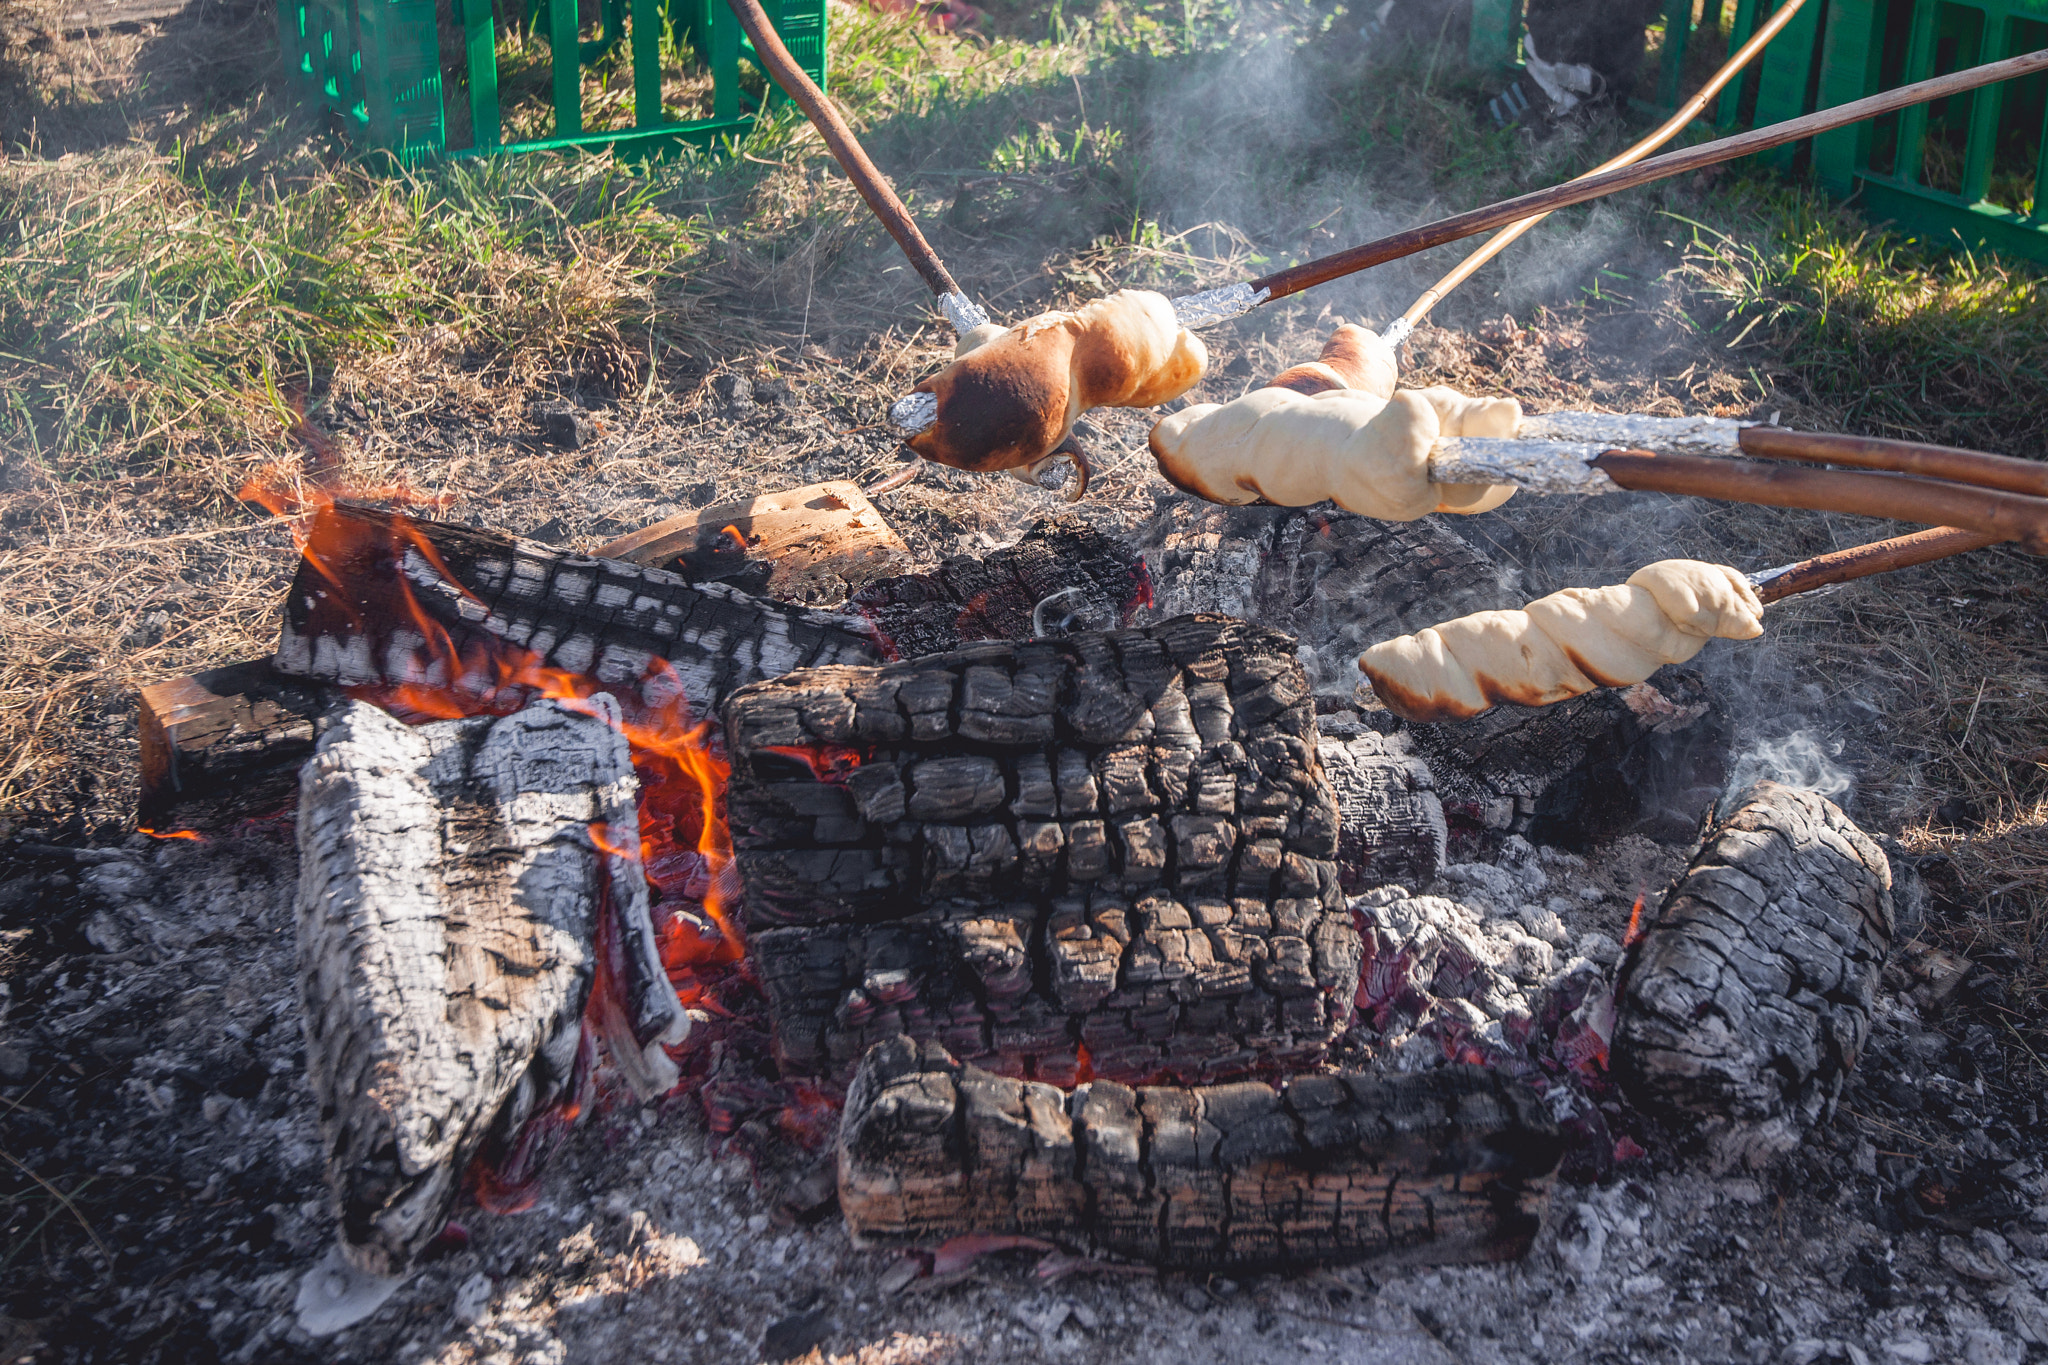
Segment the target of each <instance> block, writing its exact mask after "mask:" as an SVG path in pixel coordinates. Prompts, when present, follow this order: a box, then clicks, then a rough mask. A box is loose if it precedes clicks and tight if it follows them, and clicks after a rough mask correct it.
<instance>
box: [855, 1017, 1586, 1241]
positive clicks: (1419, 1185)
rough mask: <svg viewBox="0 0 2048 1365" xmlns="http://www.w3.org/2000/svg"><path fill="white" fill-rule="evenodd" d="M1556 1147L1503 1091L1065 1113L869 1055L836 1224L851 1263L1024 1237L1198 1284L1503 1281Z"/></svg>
mask: <svg viewBox="0 0 2048 1365" xmlns="http://www.w3.org/2000/svg"><path fill="white" fill-rule="evenodd" d="M1560 1152H1561V1143H1560V1139H1559V1136H1558V1130H1557V1126H1556V1124H1555V1122H1554V1121H1553V1120H1552V1119H1551V1117H1550V1114H1549V1112H1548V1111H1547V1110H1546V1109H1545V1108H1544V1106H1543V1104H1542V1102H1541V1101H1540V1100H1538V1099H1537V1097H1536V1096H1535V1094H1534V1093H1533V1092H1531V1091H1530V1090H1528V1089H1527V1088H1526V1087H1524V1086H1523V1085H1521V1084H1520V1083H1519V1082H1517V1081H1514V1080H1512V1079H1510V1078H1508V1077H1506V1076H1504V1075H1502V1074H1500V1073H1499V1072H1497V1071H1492V1070H1488V1069H1485V1068H1481V1067H1472V1066H1450V1067H1444V1068H1441V1069H1438V1070H1434V1071H1428V1072H1412V1073H1408V1074H1405V1075H1395V1076H1367V1075H1359V1074H1341V1075H1314V1076H1301V1077H1297V1078H1295V1079H1294V1080H1292V1081H1290V1082H1289V1083H1288V1084H1287V1085H1286V1086H1285V1087H1284V1088H1276V1087H1274V1086H1271V1085H1267V1084H1265V1083H1263V1082H1259V1081H1244V1082H1238V1083H1235V1084H1229V1085H1215V1086H1204V1087H1195V1088H1184V1087H1178V1086H1144V1087H1140V1088H1137V1089H1132V1088H1131V1087H1128V1086H1124V1085H1118V1084H1116V1083H1114V1082H1110V1081H1095V1082H1092V1083H1090V1084H1088V1085H1085V1086H1082V1087H1079V1088H1077V1089H1075V1090H1073V1091H1072V1092H1063V1091H1061V1090H1059V1089H1057V1088H1056V1087H1054V1086H1051V1085H1047V1084H1044V1083H1043V1082H1036V1081H1021V1080H1017V1079H1014V1078H1010V1077H1004V1076H998V1075H995V1074H993V1073H991V1072H988V1071H985V1070H982V1069H981V1068H979V1067H975V1066H962V1065H960V1064H959V1063H958V1062H957V1061H955V1060H954V1059H953V1058H952V1057H951V1056H949V1055H948V1054H947V1053H946V1051H945V1049H944V1048H942V1047H940V1046H939V1045H937V1044H936V1043H929V1042H928V1043H922V1044H920V1043H916V1042H913V1041H912V1040H910V1039H909V1038H905V1037H898V1038H894V1039H889V1040H886V1041H884V1042H882V1043H880V1044H878V1045H877V1046H876V1047H875V1048H874V1049H873V1051H871V1052H870V1053H869V1054H868V1055H867V1057H866V1059H865V1060H864V1061H863V1062H862V1063H861V1068H860V1071H859V1072H858V1074H857V1075H856V1076H855V1078H854V1081H853V1084H852V1086H851V1088H850V1089H849V1091H848V1093H847V1101H846V1113H845V1118H844V1120H843V1122H842V1124H841V1127H840V1133H839V1204H840V1208H841V1209H842V1210H843V1211H844V1213H845V1215H846V1221H847V1226H848V1227H849V1228H850V1229H851V1230H852V1232H853V1234H854V1237H855V1239H856V1240H857V1241H860V1242H864V1243H869V1244H875V1243H881V1244H897V1243H905V1242H914V1241H923V1240H927V1239H936V1238H939V1237H943V1236H946V1235H949V1234H956V1233H964V1232H969V1231H977V1232H992V1233H1023V1234H1026V1235H1031V1236H1039V1237H1049V1238H1057V1239H1061V1240H1064V1241H1067V1242H1069V1243H1074V1242H1089V1243H1092V1244H1093V1247H1094V1249H1097V1250H1101V1251H1106V1252H1109V1253H1112V1254H1115V1255H1120V1256H1129V1257H1135V1258H1138V1259H1142V1260H1147V1261H1152V1262H1154V1263H1156V1264H1158V1265H1161V1266H1164V1267H1171V1268H1179V1269H1190V1270H1235V1269H1253V1268H1262V1267H1278V1266H1287V1265H1302V1264H1314V1263H1325V1262H1333V1261H1354V1260H1361V1259H1365V1258H1375V1259H1397V1260H1406V1261H1420V1262H1428V1263H1439V1264H1444V1263H1460V1262H1474V1261H1497V1260H1511V1259H1514V1258H1517V1257H1519V1256H1521V1255H1522V1254H1523V1253H1525V1252H1526V1251H1527V1250H1528V1248H1529V1243H1530V1241H1531V1239H1532V1238H1533V1237H1534V1236H1535V1233H1536V1229H1537V1226H1538V1224H1539V1222H1540V1221H1541V1217H1542V1211H1543V1208H1544V1205H1545V1203H1546V1202H1547V1199H1548V1194H1549V1189H1550V1184H1551V1175H1552V1172H1553V1171H1554V1170H1555V1168H1556V1165H1557V1162H1558V1159H1559V1155H1560Z"/></svg>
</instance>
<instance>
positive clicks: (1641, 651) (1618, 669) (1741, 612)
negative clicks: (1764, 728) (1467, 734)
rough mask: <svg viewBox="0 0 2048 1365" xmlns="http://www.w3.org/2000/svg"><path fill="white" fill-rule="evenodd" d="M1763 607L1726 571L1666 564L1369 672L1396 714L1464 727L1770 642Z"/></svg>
mask: <svg viewBox="0 0 2048 1365" xmlns="http://www.w3.org/2000/svg"><path fill="white" fill-rule="evenodd" d="M1763 609H1764V607H1763V601H1762V599H1760V598H1759V597H1758V596H1757V594H1756V588H1755V587H1754V586H1753V585H1752V584H1751V583H1750V581H1749V580H1748V579H1746V578H1744V577H1743V576H1742V575H1741V574H1739V573H1737V572H1736V571H1735V570H1733V569H1731V568H1729V567H1728V566H1727V565H1725V564H1704V563H1701V562H1700V561H1699V560H1696V559H1664V560H1659V561H1658V562H1657V563H1655V564H1651V565H1648V566H1646V567H1644V568H1641V569H1638V570H1636V571H1635V572H1634V573H1633V574H1630V575H1629V579H1628V582H1627V583H1626V584H1624V585H1622V586H1621V587H1618V588H1566V589H1565V590H1564V591H1563V592H1554V593H1552V594H1550V596H1548V597H1542V598H1538V599H1537V600H1536V601H1534V602H1531V603H1530V604H1529V605H1528V606H1526V607H1524V608H1523V609H1522V610H1520V611H1482V612H1475V613H1474V614H1472V615H1470V616H1461V617H1459V618H1458V619H1457V620H1455V621H1446V622H1444V623H1443V624H1442V625H1440V626H1432V627H1430V628H1429V629H1428V630H1424V631H1421V632H1419V633H1417V634H1414V635H1403V636H1401V637H1400V638H1399V639H1394V640H1387V641H1385V642H1383V643H1381V644H1377V645H1374V646H1373V647H1372V648H1371V649H1368V650H1367V651H1365V653H1364V654H1361V655H1360V656H1359V658H1358V666H1359V668H1360V669H1361V670H1363V672H1364V673H1365V676H1366V677H1367V678H1368V679H1369V680H1370V681H1371V683H1372V690H1373V692H1374V694H1375V695H1377V696H1378V697H1379V699H1380V700H1381V701H1382V702H1384V703H1385V704H1386V707H1387V709H1388V710H1390V711H1392V712H1394V713H1395V714H1396V715H1400V716H1405V717H1407V718H1408V719H1409V720H1464V719H1466V718H1468V717H1471V716H1476V715H1478V714H1479V713H1480V712H1481V711H1484V710H1486V709H1487V708H1488V707H1490V706H1495V705H1498V704H1499V703H1501V702H1513V703H1515V704H1516V705H1518V706H1548V705H1550V704H1551V703H1552V702H1559V701H1563V700H1564V699H1565V698H1567V697H1576V696H1579V695H1580V694H1581V693H1585V692H1591V691H1592V690H1593V689H1594V688H1596V687H1628V686H1632V685H1634V684H1636V683H1639V682H1641V681H1642V680H1643V679H1645V678H1647V677H1649V676H1650V675H1651V674H1652V673H1655V672H1656V671H1657V670H1658V669H1659V668H1662V667H1663V666H1664V665H1665V664H1678V663H1684V662H1685V661H1686V660H1687V659H1690V658H1691V657H1692V656H1693V655H1695V654H1697V653H1699V652H1700V650H1701V649H1703V648H1705V646H1706V643H1707V641H1708V640H1710V639H1713V638H1714V637H1716V636H1719V637H1721V638H1722V639H1727V640H1753V639H1755V638H1756V637H1757V636H1759V635H1761V634H1763V631H1764V626H1763Z"/></svg>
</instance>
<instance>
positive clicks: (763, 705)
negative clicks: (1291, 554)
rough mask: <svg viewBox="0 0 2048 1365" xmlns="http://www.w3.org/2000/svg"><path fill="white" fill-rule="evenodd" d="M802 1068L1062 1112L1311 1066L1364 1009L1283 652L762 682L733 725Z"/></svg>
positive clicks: (918, 664) (1023, 660)
mask: <svg viewBox="0 0 2048 1365" xmlns="http://www.w3.org/2000/svg"><path fill="white" fill-rule="evenodd" d="M726 724H727V747H728V751H729V752H730V753H731V755H732V761H733V775H732V782H731V786H730V788H729V790H728V807H729V814H730V819H731V824H732V831H733V845H734V851H735V857H736V861H737V863H738V866H739V869H740V872H741V875H742V877H743V879H744V881H745V886H746V918H747V928H748V949H749V952H750V954H751V955H752V956H753V959H754V961H755V964H756V966H757V969H758V970H759V972H760V974H761V978H762V981H763V983H764V984H765V986H766V988H767V991H768V996H769V999H770V1002H771V1005H772V1008H773V1010H774V1015H775V1024H776V1032H777V1040H778V1045H779V1047H780V1049H781V1052H782V1055H783V1059H784V1062H785V1064H786V1065H788V1066H789V1067H790V1068H791V1069H792V1070H794V1071H798V1072H802V1073H805V1074H828V1075H832V1076H835V1077H844V1076H846V1075H847V1074H849V1073H850V1072H851V1071H852V1069H853V1067H854V1065H855V1063H857V1062H858V1061H859V1059H860V1057H861V1055H862V1054H863V1053H864V1052H866V1051H867V1049H868V1048H869V1047H870V1046H871V1045H872V1044H874V1043H875V1042H878V1041H880V1040H881V1039H884V1038H887V1037H891V1036H893V1035H895V1034H898V1033H909V1034H912V1035H914V1036H916V1037H919V1038H924V1039H936V1040H939V1041H941V1042H943V1043H944V1044H945V1046H946V1047H947V1048H948V1049H950V1050H951V1051H953V1052H954V1053H955V1054H956V1055H958V1056H960V1057H963V1058H966V1059H969V1060H972V1061H975V1062H977V1063H979V1064H981V1065H984V1066H987V1067H990V1068H992V1069H996V1070H1001V1071H1005V1072H1007V1073H1009V1074H1013V1075H1030V1076H1033V1077H1035V1078H1037V1079H1041V1080H1053V1081H1058V1082H1060V1083H1065V1084H1071V1083H1073V1082H1074V1081H1075V1080H1077V1079H1083V1078H1085V1077H1086V1076H1087V1075H1089V1074H1093V1075H1096V1076H1103V1077H1108V1078H1111V1079H1120V1080H1131V1081H1135V1080H1142V1079H1152V1078H1158V1077H1173V1078H1176V1079H1181V1080H1209V1079H1219V1078H1227V1077H1234V1076H1240V1075H1244V1074H1247V1073H1249V1072H1251V1071H1252V1070H1253V1069H1255V1068H1258V1067H1261V1066H1267V1067H1274V1068H1291V1067H1296V1066H1300V1065H1303V1064H1307V1063H1310V1062H1313V1061H1315V1060H1317V1059H1319V1058H1320V1057H1321V1056H1322V1055H1323V1054H1324V1052H1325V1051H1326V1049H1327V1048H1328V1045H1329V1043H1330V1040H1331V1039H1332V1038H1333V1037H1334V1036H1335V1035H1336V1034H1337V1033H1338V1032H1339V1031H1340V1030H1341V1029H1342V1028H1343V1026H1344V1024H1345V1022H1346V1020H1347V1019H1348V1017H1349V1013H1350V1002H1351V999H1352V997H1353V995H1354V994H1355V993H1356V985H1357V976H1358V960H1359V942H1358V934H1357V930H1356V927H1355V926H1354V925H1353V924H1352V921H1351V918H1350V916H1349V914H1348V913H1347V912H1346V910H1345V907H1344V899H1343V891H1342V888H1341V887H1340V885H1339V881H1338V874H1337V868H1336V865H1335V863H1334V862H1333V861H1332V855H1333V854H1334V853H1335V851H1336V842H1337V809H1336V805H1335V803H1334V800H1333V797H1332V793H1331V789H1330V786H1329V784H1328V782H1327V781H1326V780H1325V778H1324V775H1323V771H1322V768H1321V765H1320V763H1319V762H1318V760H1317V757H1316V741H1317V736H1316V732H1315V728H1314V716H1313V715H1312V713H1311V712H1310V709H1309V703H1308V698H1307V693H1306V686H1305V682H1304V679H1303V676H1302V671H1301V668H1300V666H1299V664H1298V663H1297V662H1296V661H1295V659H1294V654H1293V642H1292V641H1291V640H1290V639H1288V638H1287V637H1285V636H1283V635H1280V634H1278V633H1277V632H1273V631H1269V630H1264V629H1261V628H1259V627H1256V626H1252V625H1249V624H1247V623H1245V622H1242V621H1232V620H1226V619H1224V618H1221V617H1213V616H1208V617H1204V616H1190V617H1183V618H1181V619H1178V620H1175V621H1170V622H1166V623H1164V624H1162V625H1159V626H1153V627H1149V628H1147V629H1144V630H1131V631H1112V632H1100V633H1085V634H1081V635H1076V636H1072V637H1069V638H1066V639H1060V640H1039V641H1022V642H1014V643H989V644H981V645H973V646H969V647H967V648H965V649H961V650H958V651H955V652H953V653H950V654H945V655H939V656H935V657H932V658H928V659H921V660H915V661H906V662H902V663H896V664H890V665H886V666H883V667H880V668H836V669H815V670H809V671H805V672H801V673H795V674H791V675H789V676H787V677H784V678H781V679H778V680H775V681H772V682H766V683H760V684H756V685H755V686H753V687H750V688H747V689H744V690H742V691H741V692H739V693H737V694H735V695H734V697H733V699H732V701H731V702H730V704H729V705H728V706H727V708H726Z"/></svg>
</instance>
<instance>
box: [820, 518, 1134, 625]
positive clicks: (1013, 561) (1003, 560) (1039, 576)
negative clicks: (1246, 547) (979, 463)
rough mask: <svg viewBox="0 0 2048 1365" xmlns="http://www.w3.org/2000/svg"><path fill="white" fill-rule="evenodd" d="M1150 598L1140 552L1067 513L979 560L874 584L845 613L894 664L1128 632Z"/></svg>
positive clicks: (960, 559)
mask: <svg viewBox="0 0 2048 1365" xmlns="http://www.w3.org/2000/svg"><path fill="white" fill-rule="evenodd" d="M1151 598H1152V583H1151V579H1150V576H1149V575H1148V573H1147V572H1146V568H1145V563H1144V561H1143V559H1141V558H1140V557H1139V555H1138V553H1137V551H1136V550H1135V549H1134V548H1133V547H1131V546H1130V545H1128V544H1125V543H1124V542H1123V541H1122V540H1120V539H1118V538H1117V537H1115V536H1112V535H1109V534H1108V533H1106V532H1104V531H1103V530H1102V529H1101V528H1099V527H1097V526H1096V525H1095V524H1094V523H1092V522H1090V521H1089V520H1087V518H1085V517H1083V516H1081V515H1080V514H1078V513H1072V512H1070V513H1067V514H1065V515H1063V516H1058V517H1047V518H1044V519H1043V520H1040V521H1037V522H1034V523H1033V524H1032V526H1031V528H1030V529H1029V530H1027V531H1026V532H1025V533H1024V534H1023V535H1022V536H1021V537H1019V538H1018V540H1017V542H1016V543H1015V544H1014V545H1006V546H1003V547H1002V548H1001V549H997V550H992V551H990V552H989V553H988V554H986V555H984V556H981V557H980V558H976V557H974V556H972V555H955V556H954V557H952V558H950V559H947V560H944V561H942V562H941V563H940V564H939V566H938V568H936V569H934V570H933V571H932V572H930V573H920V574H905V575H902V576H900V577H896V578H888V579H883V580H881V581H880V582H876V583H872V584H870V585H869V586H867V587H865V588H863V589H861V591H859V592H857V593H855V594H854V595H853V596H852V597H851V598H850V599H849V600H848V602H847V608H848V610H850V611H853V612H856V613H858V614H859V615H860V616H862V617H863V618H865V619H866V620H867V621H869V622H870V623H872V624H873V626H874V628H875V632H876V634H877V635H878V637H879V638H880V639H881V641H882V642H883V645H884V647H885V648H886V649H888V650H889V653H890V657H892V658H899V659H919V658H923V657H925V656H926V655H929V654H938V653H943V652H944V651H946V650H949V649H956V648H958V647H959V646H961V645H963V644H968V643H971V642H973V641H976V640H1028V639H1031V638H1032V637H1033V636H1034V635H1035V634H1037V633H1038V631H1037V630H1036V629H1035V627H1037V626H1041V625H1042V626H1043V627H1044V628H1045V632H1046V633H1047V634H1061V635H1064V634H1068V633H1070V632H1072V631H1074V630H1083V629H1086V630H1104V629H1108V628H1111V627H1115V626H1124V625H1129V624H1130V622H1131V618H1132V613H1133V612H1135V611H1136V610H1137V609H1138V607H1139V606H1141V605H1142V604H1143V603H1146V602H1149V601H1150V600H1151ZM1048 599H1053V600H1050V601H1049V600H1048ZM1040 603H1045V604H1046V605H1045V608H1044V610H1043V611H1040V610H1039V604H1040ZM1034 614H1035V615H1036V617H1037V619H1036V620H1034Z"/></svg>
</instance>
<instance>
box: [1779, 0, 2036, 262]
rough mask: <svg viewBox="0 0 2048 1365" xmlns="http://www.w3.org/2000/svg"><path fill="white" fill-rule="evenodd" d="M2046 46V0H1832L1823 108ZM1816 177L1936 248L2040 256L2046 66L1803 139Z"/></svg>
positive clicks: (1821, 75) (1822, 71)
mask: <svg viewBox="0 0 2048 1365" xmlns="http://www.w3.org/2000/svg"><path fill="white" fill-rule="evenodd" d="M2044 47H2048V0H1888V2H1887V0H1831V3H1830V6H1829V12H1828V24H1827V33H1826V36H1825V40H1824V42H1823V44H1822V53H1821V61H1820V64H1819V72H1818V86H1819V91H1820V102H1821V104H1822V105H1823V106H1827V105H1835V104H1843V103H1846V102H1847V101H1849V100H1853V99H1860V98H1862V97H1863V96H1865V95H1871V94H1876V93H1877V92H1878V91H1880V90H1890V89H1893V88H1895V87H1897V86H1900V85H1906V84H1909V83H1911V82H1913V81H1919V80H1926V79H1928V78H1930V77H1933V76H1941V75H1946V74H1947V73H1949V72H1951V71H1957V70H1961V69H1962V68H1964V67H1971V66H1980V65H1982V64H1984V63H1985V62H1994V61H1998V60H2000V59H2001V58H2005V57H2015V56H2018V55H2020V54H2022V53H2026V52H2034V51H2038V50H2040V49H2041V48H2044ZM1813 144H1814V145H1813V170H1814V176H1815V178H1816V179H1817V180H1818V181H1819V182H1820V184H1821V185H1822V186H1823V187H1825V188H1826V189H1828V190H1829V191H1830V192H1832V193H1834V194H1837V195H1844V196H1846V195H1850V194H1854V195H1856V196H1858V199H1859V202H1860V203H1861V205H1862V207H1863V210H1864V212H1865V214H1866V215H1868V216H1869V217H1870V218H1871V219H1873V220H1875V221H1880V222H1890V223H1892V224H1894V225H1895V226H1897V227H1898V228H1901V229H1903V230H1905V231H1907V232H1910V233H1913V234H1914V235H1916V236H1918V237H1920V238H1922V239H1923V240H1925V241H1926V242H1927V243H1928V244H1929V245H1933V246H1965V247H1969V248H1972V249H1975V248H1979V247H1989V248H1991V249H1993V250H1997V251H2002V252H2005V253H2007V254H2009V255H2014V256H2019V257H2023V258H2026V259H2029V260H2034V261H2040V262H2044V263H2048V74H2039V75H2034V76H2029V77H2027V78H2025V79H2022V80H2017V81H2004V82H2001V83H2000V84H1998V85H1995V86H1992V87H1989V88H1988V89H1983V90H1976V91H1972V92H1970V93H1968V94H1963V95H1957V96H1953V97H1951V98H1949V99H1946V100H1937V101H1935V102H1934V103H1932V104H1923V105H1916V106H1914V107H1913V108H1911V109H1907V110H1904V111H1902V112H1900V113H1898V114H1893V115H1889V116H1887V117H1886V118H1882V119H1873V120H1870V121H1867V122H1864V123H1860V124H1857V125H1856V126H1855V127H1853V128H1844V129H1841V130H1839V131H1836V132H1833V133H1824V134H1822V135H1821V136H1819V137H1817V138H1815V139H1814V140H1813Z"/></svg>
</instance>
